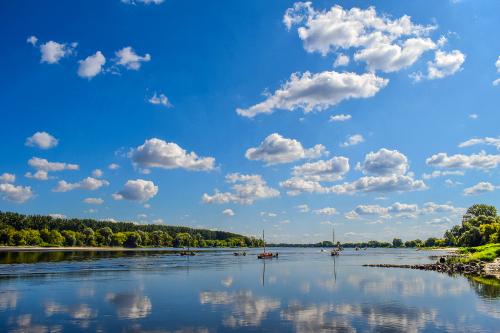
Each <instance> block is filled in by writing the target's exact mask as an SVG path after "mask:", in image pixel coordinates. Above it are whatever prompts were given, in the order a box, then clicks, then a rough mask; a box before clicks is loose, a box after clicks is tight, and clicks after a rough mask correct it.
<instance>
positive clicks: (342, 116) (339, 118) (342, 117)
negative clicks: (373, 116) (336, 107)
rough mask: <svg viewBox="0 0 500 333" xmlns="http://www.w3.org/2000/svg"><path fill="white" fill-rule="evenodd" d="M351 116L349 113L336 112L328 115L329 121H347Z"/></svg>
mask: <svg viewBox="0 0 500 333" xmlns="http://www.w3.org/2000/svg"><path fill="white" fill-rule="evenodd" d="M351 118H352V116H351V115H350V114H336V115H333V116H330V121H336V122H339V121H348V120H351Z"/></svg>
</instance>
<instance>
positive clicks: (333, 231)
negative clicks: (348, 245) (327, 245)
mask: <svg viewBox="0 0 500 333" xmlns="http://www.w3.org/2000/svg"><path fill="white" fill-rule="evenodd" d="M334 244H335V228H332V246H335V245H334ZM339 254H340V250H339V249H338V248H332V251H331V252H330V255H331V256H338V255H339Z"/></svg>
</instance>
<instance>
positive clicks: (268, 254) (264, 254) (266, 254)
mask: <svg viewBox="0 0 500 333" xmlns="http://www.w3.org/2000/svg"><path fill="white" fill-rule="evenodd" d="M262 240H263V241H264V251H263V252H262V253H259V254H258V255H257V259H271V258H277V257H278V252H276V253H272V252H266V240H265V238H264V230H262Z"/></svg>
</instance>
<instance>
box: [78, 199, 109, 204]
mask: <svg viewBox="0 0 500 333" xmlns="http://www.w3.org/2000/svg"><path fill="white" fill-rule="evenodd" d="M83 202H85V203H86V204H89V205H102V204H103V203H104V200H102V199H101V198H85V199H83Z"/></svg>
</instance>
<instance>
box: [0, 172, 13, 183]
mask: <svg viewBox="0 0 500 333" xmlns="http://www.w3.org/2000/svg"><path fill="white" fill-rule="evenodd" d="M15 181H16V175H14V174H12V173H8V172H4V173H3V174H1V175H0V183H14V182H15Z"/></svg>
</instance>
